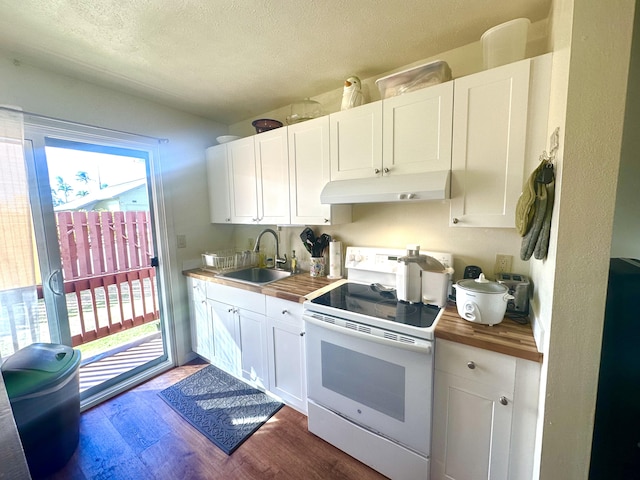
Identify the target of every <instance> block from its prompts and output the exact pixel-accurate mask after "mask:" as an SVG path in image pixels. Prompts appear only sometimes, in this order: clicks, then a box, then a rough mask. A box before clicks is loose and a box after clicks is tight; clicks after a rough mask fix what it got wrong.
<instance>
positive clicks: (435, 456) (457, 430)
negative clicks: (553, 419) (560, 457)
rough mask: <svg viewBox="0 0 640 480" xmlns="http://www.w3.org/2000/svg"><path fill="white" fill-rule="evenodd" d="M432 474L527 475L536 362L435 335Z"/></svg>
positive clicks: (491, 478) (456, 479)
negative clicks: (438, 337)
mask: <svg viewBox="0 0 640 480" xmlns="http://www.w3.org/2000/svg"><path fill="white" fill-rule="evenodd" d="M435 358H436V360H435V379H434V409H433V432H432V433H433V439H432V463H431V478H432V479H433V480H445V479H446V480H468V479H488V480H503V479H504V480H506V479H518V480H520V479H523V480H524V479H531V478H532V475H533V454H534V441H535V425H536V417H537V400H538V397H537V393H538V383H539V378H540V366H539V364H537V363H535V362H532V361H528V360H522V359H519V358H515V357H512V356H509V355H504V354H500V353H495V352H491V351H488V350H484V349H479V348H475V347H470V346H467V345H462V344H459V343H454V342H449V341H446V340H440V339H438V340H437V341H436V357H435Z"/></svg>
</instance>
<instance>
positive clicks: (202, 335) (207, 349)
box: [187, 278, 212, 361]
mask: <svg viewBox="0 0 640 480" xmlns="http://www.w3.org/2000/svg"><path fill="white" fill-rule="evenodd" d="M187 288H188V289H189V290H188V295H189V304H190V305H191V308H190V309H189V320H190V326H191V348H192V349H193V351H194V352H195V353H197V354H198V355H200V356H201V357H202V358H205V359H206V360H208V361H211V356H212V355H211V354H212V351H211V345H212V344H211V316H210V315H209V306H208V304H207V291H206V290H207V289H206V282H205V281H204V280H198V279H195V278H187Z"/></svg>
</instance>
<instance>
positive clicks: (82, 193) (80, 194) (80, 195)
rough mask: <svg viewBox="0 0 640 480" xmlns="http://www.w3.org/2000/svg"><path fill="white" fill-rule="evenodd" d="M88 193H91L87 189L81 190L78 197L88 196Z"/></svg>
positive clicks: (77, 194)
mask: <svg viewBox="0 0 640 480" xmlns="http://www.w3.org/2000/svg"><path fill="white" fill-rule="evenodd" d="M87 195H89V192H87V191H86V190H80V191H78V192H76V197H86V196H87Z"/></svg>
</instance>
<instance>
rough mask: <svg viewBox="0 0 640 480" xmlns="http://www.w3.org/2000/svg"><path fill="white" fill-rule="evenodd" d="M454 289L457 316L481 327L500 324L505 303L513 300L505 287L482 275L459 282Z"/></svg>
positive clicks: (505, 306) (505, 308)
mask: <svg viewBox="0 0 640 480" xmlns="http://www.w3.org/2000/svg"><path fill="white" fill-rule="evenodd" d="M454 287H455V289H456V307H457V308H458V315H460V316H461V317H462V318H464V319H465V320H468V321H470V322H474V323H481V324H483V325H496V324H498V323H500V322H502V320H503V319H504V314H505V312H506V311H507V302H508V301H509V300H513V298H514V297H513V295H509V289H508V288H507V287H506V286H505V285H502V284H501V283H497V282H492V281H490V280H487V279H486V278H485V276H484V274H483V273H481V274H480V277H478V278H476V279H467V280H459V281H458V282H457V283H456V284H455V285H454Z"/></svg>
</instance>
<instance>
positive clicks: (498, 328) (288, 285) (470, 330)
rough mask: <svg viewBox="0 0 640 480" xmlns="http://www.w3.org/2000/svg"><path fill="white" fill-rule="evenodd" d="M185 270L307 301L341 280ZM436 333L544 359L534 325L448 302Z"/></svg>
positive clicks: (190, 274) (189, 274)
mask: <svg viewBox="0 0 640 480" xmlns="http://www.w3.org/2000/svg"><path fill="white" fill-rule="evenodd" d="M183 273H184V275H185V276H187V277H193V278H197V279H199V280H205V281H209V282H214V283H220V284H222V285H228V286H231V287H236V288H240V289H243V290H248V291H251V292H256V293H262V294H264V295H269V296H272V297H277V298H282V299H284V300H289V301H291V302H296V303H302V302H304V301H305V300H307V297H311V295H310V294H311V293H314V292H316V291H317V290H321V289H326V287H328V286H329V285H331V284H332V283H334V282H336V281H337V280H330V279H328V278H326V277H311V276H310V275H309V274H308V273H307V272H304V273H300V274H297V275H292V276H290V277H287V278H284V279H282V280H278V281H277V282H273V283H269V284H267V285H265V286H262V287H261V286H257V285H248V284H245V283H239V282H234V281H233V280H226V279H224V278H219V277H216V276H215V275H216V274H215V273H214V272H209V271H206V270H202V269H200V268H196V269H193V270H186V271H184V272H183ZM316 294H317V293H316ZM316 294H314V295H313V296H316ZM435 334H436V338H442V339H444V340H451V341H453V342H458V343H463V344H465V345H469V346H472V347H478V348H483V349H485V350H491V351H494V352H498V353H504V354H506V355H511V356H514V357H518V358H523V359H525V360H532V361H534V362H542V354H541V353H539V352H538V349H537V348H536V343H535V340H534V339H533V332H532V330H531V325H529V324H526V325H521V324H518V323H516V322H514V321H513V320H511V319H509V318H505V319H504V320H503V321H502V323H499V324H498V325H493V326H488V325H479V324H477V323H472V322H468V321H466V320H463V319H462V318H460V316H459V315H458V311H457V310H456V306H455V304H453V303H449V305H447V307H446V309H445V311H444V312H443V314H442V317H441V318H440V321H439V322H438V326H437V327H436V332H435Z"/></svg>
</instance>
